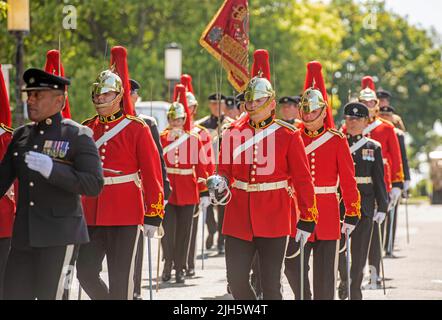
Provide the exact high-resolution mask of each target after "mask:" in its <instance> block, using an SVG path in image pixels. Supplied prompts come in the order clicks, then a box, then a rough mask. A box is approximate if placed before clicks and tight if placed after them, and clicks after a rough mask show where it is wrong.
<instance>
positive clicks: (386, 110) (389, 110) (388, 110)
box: [379, 106, 394, 112]
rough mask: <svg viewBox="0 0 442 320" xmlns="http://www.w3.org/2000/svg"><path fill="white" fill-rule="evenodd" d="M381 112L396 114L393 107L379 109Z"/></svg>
mask: <svg viewBox="0 0 442 320" xmlns="http://www.w3.org/2000/svg"><path fill="white" fill-rule="evenodd" d="M379 111H380V112H394V107H392V106H384V107H380V108H379Z"/></svg>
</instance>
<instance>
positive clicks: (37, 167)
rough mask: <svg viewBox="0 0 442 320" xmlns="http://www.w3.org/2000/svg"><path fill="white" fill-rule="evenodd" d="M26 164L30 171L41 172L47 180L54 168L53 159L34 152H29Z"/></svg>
mask: <svg viewBox="0 0 442 320" xmlns="http://www.w3.org/2000/svg"><path fill="white" fill-rule="evenodd" d="M25 162H26V163H27V165H28V168H29V169H31V170H34V171H37V172H40V173H41V175H42V176H43V177H45V178H46V179H47V178H49V176H50V175H51V171H52V167H53V166H54V163H53V162H52V159H51V157H49V156H47V155H45V154H43V153H38V152H34V151H29V152H28V153H27V154H26V156H25Z"/></svg>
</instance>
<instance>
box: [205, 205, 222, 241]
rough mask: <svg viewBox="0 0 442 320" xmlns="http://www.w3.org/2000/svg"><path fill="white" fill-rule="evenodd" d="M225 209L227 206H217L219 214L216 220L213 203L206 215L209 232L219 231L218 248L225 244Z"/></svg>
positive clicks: (212, 233)
mask: <svg viewBox="0 0 442 320" xmlns="http://www.w3.org/2000/svg"><path fill="white" fill-rule="evenodd" d="M224 209H225V206H217V210H216V211H218V214H217V218H218V219H217V220H218V221H215V213H214V212H215V210H214V207H213V205H210V206H209V207H208V208H207V216H206V224H207V229H208V230H209V234H211V235H214V234H215V233H216V232H217V231H218V242H217V245H218V249H219V248H222V247H223V246H224V235H223V233H222V230H223V221H224Z"/></svg>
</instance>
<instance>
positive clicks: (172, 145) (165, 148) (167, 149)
mask: <svg viewBox="0 0 442 320" xmlns="http://www.w3.org/2000/svg"><path fill="white" fill-rule="evenodd" d="M189 137H190V135H189V134H188V133H184V134H183V135H182V136H181V137H179V138H178V139H177V140H175V141H174V142H172V143H171V144H169V145H168V146H166V147H164V148H163V156H164V155H165V154H166V153H168V152H169V151H170V150H172V149H174V148H176V147H178V146H179V145H181V144H182V143H183V142H184V141H186V140H187V139H188V138H189Z"/></svg>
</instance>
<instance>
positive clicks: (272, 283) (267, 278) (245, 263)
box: [226, 236, 287, 300]
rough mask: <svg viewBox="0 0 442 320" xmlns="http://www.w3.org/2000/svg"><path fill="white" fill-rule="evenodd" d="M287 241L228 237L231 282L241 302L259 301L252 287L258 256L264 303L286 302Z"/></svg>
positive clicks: (227, 248) (233, 291)
mask: <svg viewBox="0 0 442 320" xmlns="http://www.w3.org/2000/svg"><path fill="white" fill-rule="evenodd" d="M286 247H287V237H280V238H253V240H252V241H245V240H241V239H238V238H234V237H230V236H226V267H227V282H228V285H229V288H230V291H231V292H232V295H233V297H234V298H235V299H237V300H256V294H255V292H254V290H253V288H252V286H251V285H250V270H251V266H252V262H253V259H254V258H255V255H256V252H258V255H259V266H260V270H261V284H262V292H263V298H264V300H282V285H281V276H282V268H283V265H282V264H283V262H284V256H285V251H286Z"/></svg>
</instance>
